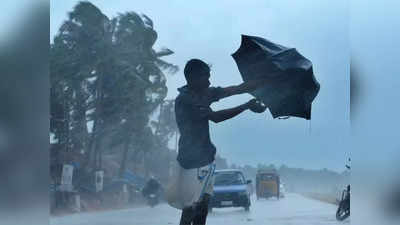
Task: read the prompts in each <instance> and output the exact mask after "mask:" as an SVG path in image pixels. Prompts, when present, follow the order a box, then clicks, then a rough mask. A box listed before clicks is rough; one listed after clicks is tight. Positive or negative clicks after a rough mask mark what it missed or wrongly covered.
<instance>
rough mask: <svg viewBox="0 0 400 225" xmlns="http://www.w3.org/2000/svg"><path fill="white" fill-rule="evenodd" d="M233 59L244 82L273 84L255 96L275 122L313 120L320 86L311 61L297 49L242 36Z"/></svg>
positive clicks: (259, 38)
mask: <svg viewBox="0 0 400 225" xmlns="http://www.w3.org/2000/svg"><path fill="white" fill-rule="evenodd" d="M232 57H233V58H234V60H235V61H236V64H237V66H238V68H239V72H240V74H241V75H242V78H243V80H244V81H249V80H258V79H267V80H269V81H270V82H268V83H267V84H265V86H263V87H262V88H259V89H257V90H255V91H253V92H251V94H252V95H253V96H254V97H256V98H257V99H259V100H261V101H262V102H263V103H264V104H265V105H266V106H267V107H268V109H269V111H270V112H271V114H272V116H273V118H277V117H290V116H295V117H301V118H304V119H307V120H309V119H311V104H312V101H313V100H314V98H315V97H316V96H317V94H318V92H319V89H320V84H319V83H318V82H317V81H316V79H315V77H314V73H313V69H312V63H311V61H310V60H308V59H307V58H305V57H304V56H302V55H301V54H300V53H299V52H298V51H297V50H296V49H295V48H288V47H285V46H282V45H279V44H275V43H273V42H271V41H268V40H266V39H264V38H261V37H255V36H247V35H242V43H241V44H240V47H239V49H238V50H237V51H236V52H235V53H233V54H232Z"/></svg>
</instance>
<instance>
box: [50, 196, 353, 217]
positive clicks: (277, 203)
mask: <svg viewBox="0 0 400 225" xmlns="http://www.w3.org/2000/svg"><path fill="white" fill-rule="evenodd" d="M335 212H336V206H335V205H331V204H327V203H323V202H319V201H316V200H312V199H308V198H305V197H303V196H300V195H297V194H287V195H286V198H283V199H280V200H275V199H271V200H264V199H263V200H256V199H255V198H253V199H252V206H251V208H250V212H245V211H244V209H243V208H224V209H214V210H213V212H212V213H211V214H209V217H208V220H207V225H234V224H235V225H236V224H245V225H264V224H265V225H270V224H273V225H333V224H350V223H349V220H347V221H344V222H338V221H336V219H335ZM179 217H180V211H178V210H176V209H174V208H171V207H170V206H168V205H166V204H161V205H158V206H156V207H155V208H150V207H144V208H135V209H125V210H116V211H107V212H97V213H81V214H74V215H70V216H63V217H54V218H52V219H51V220H50V224H51V225H167V224H171V225H175V224H178V223H179Z"/></svg>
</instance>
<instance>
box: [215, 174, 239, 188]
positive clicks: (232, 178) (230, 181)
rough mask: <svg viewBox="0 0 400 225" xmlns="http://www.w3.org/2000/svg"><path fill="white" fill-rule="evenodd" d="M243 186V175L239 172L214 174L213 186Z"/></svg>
mask: <svg viewBox="0 0 400 225" xmlns="http://www.w3.org/2000/svg"><path fill="white" fill-rule="evenodd" d="M237 184H244V180H243V175H242V174H241V173H239V172H223V173H216V174H215V180H214V185H216V186H218V185H220V186H221V185H237Z"/></svg>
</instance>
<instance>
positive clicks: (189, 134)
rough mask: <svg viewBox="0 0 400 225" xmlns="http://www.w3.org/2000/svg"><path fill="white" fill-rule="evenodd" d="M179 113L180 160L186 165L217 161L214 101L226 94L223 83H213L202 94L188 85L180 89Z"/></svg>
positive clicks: (190, 167)
mask: <svg viewBox="0 0 400 225" xmlns="http://www.w3.org/2000/svg"><path fill="white" fill-rule="evenodd" d="M178 91H179V92H180V93H179V95H178V97H176V99H175V117H176V123H177V125H178V128H179V131H180V135H181V136H180V138H179V152H178V158H177V160H178V162H179V163H180V165H181V166H182V167H183V168H185V169H193V168H199V167H203V166H206V165H208V164H210V163H211V162H213V161H214V157H215V153H216V148H215V146H214V144H213V143H212V142H211V140H210V130H209V124H208V114H209V113H210V112H212V110H211V108H210V105H211V103H213V102H216V101H218V100H219V99H220V98H221V96H222V95H223V89H222V88H221V87H209V88H208V89H207V91H205V92H204V93H202V94H201V95H200V94H198V93H195V92H193V91H191V90H190V89H189V88H188V87H187V86H184V87H181V88H179V89H178Z"/></svg>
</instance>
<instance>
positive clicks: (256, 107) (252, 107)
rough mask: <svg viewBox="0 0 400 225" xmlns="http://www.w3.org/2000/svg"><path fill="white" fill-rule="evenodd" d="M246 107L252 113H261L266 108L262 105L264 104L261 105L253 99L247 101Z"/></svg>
mask: <svg viewBox="0 0 400 225" xmlns="http://www.w3.org/2000/svg"><path fill="white" fill-rule="evenodd" d="M247 106H248V107H249V109H250V110H251V111H252V112H255V113H263V112H265V110H266V109H267V106H266V105H264V103H262V102H261V101H259V100H257V99H255V98H254V99H252V100H250V101H248V102H247Z"/></svg>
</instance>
